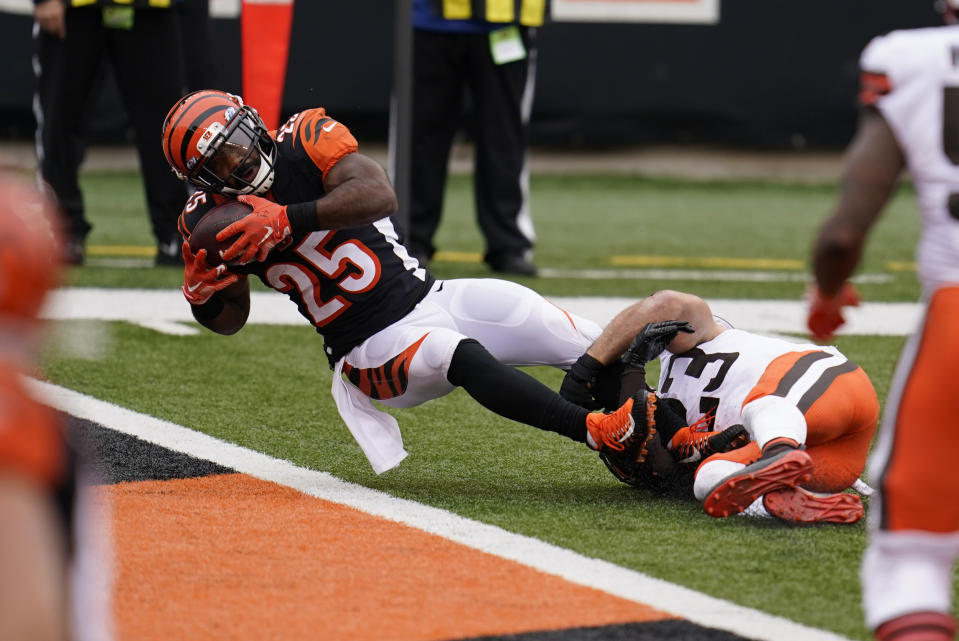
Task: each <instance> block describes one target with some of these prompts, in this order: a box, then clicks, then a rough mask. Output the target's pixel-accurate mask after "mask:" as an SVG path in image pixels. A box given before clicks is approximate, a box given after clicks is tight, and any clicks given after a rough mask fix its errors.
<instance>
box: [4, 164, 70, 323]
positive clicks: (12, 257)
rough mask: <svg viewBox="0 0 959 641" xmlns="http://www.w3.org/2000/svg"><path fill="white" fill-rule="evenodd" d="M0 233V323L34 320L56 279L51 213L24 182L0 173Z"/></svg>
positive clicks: (57, 268) (57, 246) (48, 205)
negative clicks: (0, 321) (1, 321)
mask: <svg viewBox="0 0 959 641" xmlns="http://www.w3.org/2000/svg"><path fill="white" fill-rule="evenodd" d="M0 230H2V231H0V319H2V320H3V321H14V323H13V324H14V325H16V324H19V322H20V321H33V320H36V319H37V318H38V317H39V313H40V309H41V308H42V307H43V304H44V301H45V300H46V297H47V293H48V292H49V291H50V290H51V289H53V288H54V287H56V286H57V285H58V284H59V279H60V266H61V247H60V241H59V238H60V234H59V233H58V229H57V219H56V210H55V209H54V207H53V205H52V204H51V202H50V201H49V200H48V199H47V198H46V197H44V196H43V195H42V194H41V193H40V192H39V191H38V190H37V189H36V188H34V187H33V186H31V185H30V184H29V183H27V182H25V181H22V180H20V179H15V178H13V177H11V176H8V175H3V174H0ZM6 324H7V323H5V325H6Z"/></svg>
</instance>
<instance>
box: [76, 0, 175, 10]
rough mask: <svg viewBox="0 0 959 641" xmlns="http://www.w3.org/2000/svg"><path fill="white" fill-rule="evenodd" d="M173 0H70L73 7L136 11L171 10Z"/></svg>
mask: <svg viewBox="0 0 959 641" xmlns="http://www.w3.org/2000/svg"><path fill="white" fill-rule="evenodd" d="M172 2H173V0H70V6H71V7H92V6H99V7H133V8H134V9H169V8H170V5H171V4H172Z"/></svg>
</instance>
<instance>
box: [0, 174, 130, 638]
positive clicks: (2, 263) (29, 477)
mask: <svg viewBox="0 0 959 641" xmlns="http://www.w3.org/2000/svg"><path fill="white" fill-rule="evenodd" d="M53 222H54V214H53V210H52V208H51V206H50V205H48V204H47V203H46V202H45V201H44V200H43V199H42V197H41V196H40V194H39V193H38V192H37V191H36V190H34V189H33V188H31V187H29V186H27V185H26V184H25V183H20V182H18V181H15V180H13V179H11V178H8V177H5V176H3V175H2V174H0V228H2V229H3V233H2V234H0V639H5V640H6V639H10V640H13V641H21V640H24V641H25V640H30V641H34V640H36V641H40V640H58V641H60V640H67V639H70V640H71V641H83V640H86V639H90V640H93V639H109V638H110V637H111V635H110V633H109V632H108V629H107V627H108V626H107V620H106V613H105V612H104V611H102V610H98V611H96V612H94V611H91V609H87V605H88V604H91V603H93V602H95V601H96V600H97V597H95V596H94V595H92V594H89V593H81V590H79V589H77V587H78V585H79V583H78V581H80V580H81V578H80V572H81V571H86V570H87V569H88V568H87V566H86V565H85V563H86V560H87V559H86V558H83V559H81V558H80V554H79V547H80V546H79V545H78V535H79V534H80V533H79V532H78V531H77V526H78V525H80V523H79V521H78V519H79V518H80V514H79V513H78V506H77V504H76V502H75V500H76V486H75V477H74V474H75V471H76V465H75V463H76V460H75V457H74V454H73V452H72V450H71V448H70V447H69V446H68V443H67V436H66V434H65V431H64V426H63V424H62V421H61V417H60V416H59V415H58V414H56V413H55V412H54V411H53V410H52V409H50V408H49V407H47V406H45V405H41V404H39V403H37V402H36V401H34V400H33V399H32V398H31V397H30V396H29V394H28V392H27V389H26V386H25V383H24V380H23V377H24V376H25V375H28V374H33V373H35V370H36V362H35V360H36V352H37V348H38V343H39V338H40V333H41V323H40V319H39V318H38V313H39V311H40V308H41V306H42V305H43V303H44V301H45V299H46V296H47V293H48V292H49V290H50V289H51V288H52V287H53V286H54V285H56V283H57V279H58V276H59V269H58V264H57V263H58V260H59V258H60V251H59V247H58V244H57V242H56V240H55V236H54V231H53V229H52V227H51V225H52V224H53ZM83 511H84V513H85V510H83ZM81 566H82V570H81ZM98 596H99V597H102V596H104V595H98ZM90 599H93V601H89V600H90ZM80 600H82V601H83V603H81V602H80ZM100 605H101V607H102V606H103V605H105V604H102V603H101V604H100ZM80 610H83V611H80ZM81 619H82V624H81ZM104 626H107V627H104Z"/></svg>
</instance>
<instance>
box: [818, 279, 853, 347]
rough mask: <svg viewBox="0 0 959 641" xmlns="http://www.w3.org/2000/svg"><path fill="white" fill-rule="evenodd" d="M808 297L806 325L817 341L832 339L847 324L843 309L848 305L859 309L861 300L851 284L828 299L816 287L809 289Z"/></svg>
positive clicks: (846, 284)
mask: <svg viewBox="0 0 959 641" xmlns="http://www.w3.org/2000/svg"><path fill="white" fill-rule="evenodd" d="M807 295H808V297H809V318H808V320H807V321H806V325H807V326H808V327H809V331H810V333H812V336H813V338H815V339H816V340H826V339H828V338H831V337H832V335H833V333H835V331H836V330H837V329H839V328H840V327H842V325H844V324H845V322H846V319H845V318H843V316H842V308H843V307H846V306H847V305H849V306H852V307H858V306H859V300H860V299H859V292H857V291H856V288H855V287H853V286H852V284H851V283H843V286H842V287H841V288H840V289H839V292H838V293H837V294H836V295H835V296H831V297H828V298H827V297H825V296H823V295H822V292H820V291H819V288H818V287H816V286H815V285H812V286H811V287H810V288H809V291H808V294H807Z"/></svg>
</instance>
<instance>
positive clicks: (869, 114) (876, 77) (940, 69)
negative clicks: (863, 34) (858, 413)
mask: <svg viewBox="0 0 959 641" xmlns="http://www.w3.org/2000/svg"><path fill="white" fill-rule="evenodd" d="M950 4H951V5H952V6H949V5H946V4H945V3H944V4H943V5H942V9H943V10H944V11H945V12H946V15H947V17H949V20H948V21H949V22H953V23H954V22H955V19H954V18H955V15H954V12H955V8H954V7H955V6H959V3H956V2H955V0H950ZM860 68H861V70H862V89H861V91H860V94H859V97H860V102H861V103H862V107H863V110H862V115H861V118H860V122H859V127H858V131H857V133H856V136H855V138H854V139H853V141H852V142H851V143H850V146H849V149H848V150H847V155H846V163H845V168H844V171H843V176H842V185H841V190H840V196H839V200H838V203H837V206H836V209H835V212H834V213H833V214H832V216H831V217H830V218H829V219H828V220H827V221H826V222H825V224H824V225H823V227H822V229H821V230H820V232H819V237H818V239H817V240H816V242H815V245H814V248H813V269H814V272H815V277H816V287H815V289H814V290H813V292H812V296H811V305H810V308H809V329H810V331H811V332H812V334H813V336H815V337H816V338H826V337H828V336H830V335H831V334H832V333H833V332H834V331H835V330H836V329H837V328H839V327H840V326H841V325H842V324H843V317H842V313H841V309H842V307H843V306H844V305H855V304H858V300H859V297H858V295H857V294H856V292H855V290H854V289H853V287H852V285H851V284H850V283H849V282H848V279H849V277H850V276H851V275H852V273H853V271H854V270H855V268H856V266H857V265H858V263H859V259H860V256H861V254H862V250H863V245H864V244H865V240H866V236H867V234H868V232H869V230H870V229H871V228H872V226H873V224H874V223H875V222H876V221H877V220H878V218H879V215H880V213H881V212H882V210H883V208H884V206H885V204H886V202H887V200H888V199H889V197H890V195H891V194H892V192H893V189H894V187H895V185H896V182H897V179H898V177H899V176H900V174H901V173H902V171H903V169H905V168H907V167H908V169H909V172H910V174H911V175H912V179H913V182H914V183H915V187H916V192H917V197H918V202H919V209H920V217H921V221H922V231H921V236H920V240H919V247H918V250H917V254H918V263H919V280H920V283H921V286H922V298H923V301H924V302H925V306H926V307H925V314H924V317H923V319H922V322H921V326H920V328H919V329H918V330H917V331H916V332H915V333H914V334H913V335H912V336H911V337H910V338H909V339H908V340H907V341H906V344H905V346H904V347H903V351H902V354H901V356H900V359H899V364H898V366H897V368H896V372H895V374H894V376H893V380H892V383H891V385H890V388H889V395H888V397H887V400H886V405H885V409H884V416H883V421H882V427H881V428H880V431H879V438H878V439H877V444H876V448H875V451H874V452H873V454H872V457H871V459H870V467H869V472H870V476H869V478H870V479H872V480H873V482H874V483H875V484H877V488H876V489H877V497H878V498H877V499H876V502H875V503H874V508H873V511H872V515H871V516H870V519H869V520H870V540H869V544H868V546H867V548H866V551H865V554H864V555H863V562H862V583H863V609H864V612H865V618H866V625H867V626H868V627H869V628H870V629H873V630H875V634H876V638H877V639H881V640H890V641H891V640H893V639H895V640H896V641H913V640H916V641H918V640H920V639H922V640H924V641H945V640H947V639H948V640H951V639H953V635H954V634H955V631H956V621H955V620H954V618H953V617H952V616H951V614H950V612H951V601H952V577H953V566H954V564H955V560H956V556H957V554H959V475H956V474H955V473H954V472H951V471H950V470H952V469H953V468H954V466H955V460H954V459H955V456H954V453H955V451H956V448H957V447H959V424H957V422H956V419H955V418H952V417H953V416H955V414H956V408H955V405H954V403H955V399H956V398H957V397H959V378H957V377H956V375H955V364H956V363H957V362H959V327H957V325H956V318H959V26H954V25H949V26H943V27H933V28H926V29H913V30H908V31H895V32H892V33H890V34H888V35H885V36H881V37H878V38H875V39H874V40H873V41H872V42H871V43H869V45H868V46H867V47H866V48H865V50H864V51H863V52H862V56H861V58H860Z"/></svg>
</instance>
